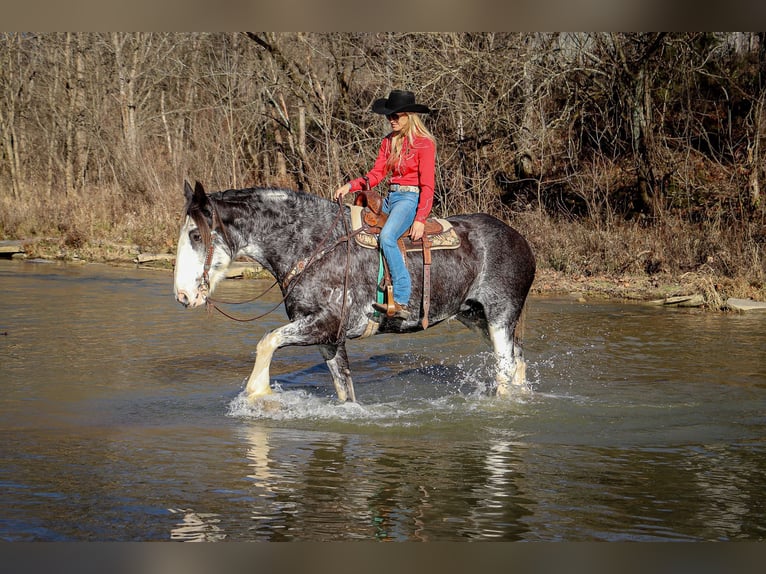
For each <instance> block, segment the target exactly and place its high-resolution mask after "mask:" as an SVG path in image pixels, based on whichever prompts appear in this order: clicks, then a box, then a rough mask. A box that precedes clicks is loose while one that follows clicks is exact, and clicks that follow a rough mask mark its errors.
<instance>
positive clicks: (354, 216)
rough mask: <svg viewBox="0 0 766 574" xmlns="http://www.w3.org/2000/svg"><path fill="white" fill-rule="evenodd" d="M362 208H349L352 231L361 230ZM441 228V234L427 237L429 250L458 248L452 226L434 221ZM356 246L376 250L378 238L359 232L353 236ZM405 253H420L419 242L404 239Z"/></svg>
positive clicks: (442, 220) (443, 220) (444, 221)
mask: <svg viewBox="0 0 766 574" xmlns="http://www.w3.org/2000/svg"><path fill="white" fill-rule="evenodd" d="M363 210H364V208H363V207H362V206H359V205H352V206H351V228H352V230H353V231H356V230H357V229H361V228H362V227H363V226H364V224H363V217H362V211H363ZM436 221H438V222H439V223H440V224H441V226H442V232H441V233H437V234H436V235H429V239H430V240H431V250H432V251H433V250H438V249H457V248H458V247H460V237H458V235H457V232H455V230H454V229H453V228H452V224H451V223H450V222H449V221H447V220H446V219H436ZM354 239H355V240H356V242H357V244H359V245H361V246H362V247H366V248H368V249H377V248H378V236H377V235H376V234H375V233H368V232H367V231H364V230H363V231H361V232H359V233H357V234H356V235H355V236H354ZM404 244H405V247H406V249H407V251H421V250H422V246H421V244H420V242H418V243H413V242H412V241H410V240H409V238H405V241H404Z"/></svg>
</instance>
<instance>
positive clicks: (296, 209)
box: [174, 182, 535, 401]
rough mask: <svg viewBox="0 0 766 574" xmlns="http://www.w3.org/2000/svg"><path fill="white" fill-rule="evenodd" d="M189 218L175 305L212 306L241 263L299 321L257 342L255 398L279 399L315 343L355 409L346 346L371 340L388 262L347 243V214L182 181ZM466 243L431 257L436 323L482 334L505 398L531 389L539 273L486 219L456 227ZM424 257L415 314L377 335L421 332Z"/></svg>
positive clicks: (415, 259) (298, 195) (251, 392)
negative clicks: (282, 355) (277, 372)
mask: <svg viewBox="0 0 766 574" xmlns="http://www.w3.org/2000/svg"><path fill="white" fill-rule="evenodd" d="M184 193H185V196H186V207H185V220H184V223H183V225H182V227H181V232H180V235H179V238H178V250H177V254H176V263H175V285H174V290H175V296H176V299H177V300H178V302H180V303H181V304H183V305H184V306H186V307H198V306H200V305H202V304H204V303H205V302H206V300H207V298H208V296H209V295H211V294H212V292H213V290H214V289H215V287H216V284H217V283H218V282H219V281H220V280H221V279H222V278H223V277H224V275H225V271H226V268H227V267H228V265H229V264H230V263H231V262H232V261H233V260H234V259H235V258H237V257H239V256H248V257H250V258H252V259H254V260H255V261H257V262H259V263H260V264H261V265H263V267H264V268H265V269H266V270H268V271H269V272H270V273H271V274H272V275H273V276H274V278H275V279H276V280H277V282H278V283H279V285H280V287H281V289H282V294H283V296H284V306H285V311H286V312H287V316H288V317H289V319H290V322H289V323H287V324H286V325H284V326H282V327H279V328H277V329H274V330H273V331H271V332H269V333H267V334H266V335H264V337H263V338H262V339H261V340H260V341H259V342H258V346H257V355H256V361H255V366H254V367H253V371H252V373H251V375H250V377H249V379H248V382H247V387H246V393H247V395H248V397H249V398H250V399H251V400H254V399H256V398H258V397H262V396H264V395H267V394H269V393H271V387H270V385H269V366H270V364H271V360H272V357H273V355H274V352H275V351H276V350H277V349H279V348H281V347H285V346H288V345H317V346H318V347H319V350H320V352H321V354H322V357H323V358H324V360H325V362H326V363H327V366H328V368H329V370H330V374H331V375H332V379H333V383H334V384H335V389H336V392H337V394H338V399H339V400H341V401H346V400H352V401H353V400H355V394H354V385H353V382H352V380H351V371H350V370H349V362H348V356H347V355H346V339H354V338H358V337H362V336H365V333H366V332H367V333H369V331H366V330H367V329H368V325H369V323H370V317H372V315H373V313H374V309H373V307H372V304H373V303H374V302H375V300H376V293H377V288H378V267H379V256H378V252H377V251H376V250H374V249H366V248H362V247H360V246H359V245H357V244H356V242H355V241H354V240H353V239H349V238H348V229H349V227H348V226H349V208H348V207H347V206H343V207H341V206H339V205H338V204H337V203H333V202H331V201H329V200H327V199H323V198H320V197H318V196H315V195H311V194H307V193H303V192H297V191H289V190H284V189H268V188H255V189H231V190H228V191H223V192H219V193H213V194H210V195H208V194H206V193H205V191H204V189H203V188H202V185H201V184H200V183H199V182H197V183H196V185H195V187H194V189H193V190H192V188H191V186H190V185H189V184H188V183H185V186H184ZM448 221H449V222H450V223H451V224H452V225H453V228H454V229H455V230H456V232H457V234H458V236H459V237H460V240H461V246H460V247H459V248H457V249H454V250H445V251H438V252H434V253H433V256H432V265H431V296H430V311H429V314H428V320H429V324H430V325H435V324H436V323H439V322H441V321H444V320H445V319H449V318H452V317H455V318H457V319H458V320H459V321H461V322H462V323H463V324H465V325H466V326H467V327H469V328H471V329H473V330H476V331H478V332H479V333H481V334H482V335H483V336H484V337H485V339H486V340H487V341H488V342H489V343H490V344H491V345H492V348H493V350H494V355H495V358H496V365H495V371H496V376H495V378H496V382H497V386H496V393H497V394H498V395H506V394H508V393H509V390H510V389H524V388H525V380H524V379H525V363H524V359H523V356H522V350H521V346H520V342H519V341H518V340H517V338H516V337H515V333H514V331H515V329H516V326H517V323H518V321H519V317H520V315H521V312H522V308H523V306H524V302H525V300H526V298H527V294H528V292H529V289H530V287H531V285H532V281H533V280H534V276H535V259H534V255H533V254H532V250H531V248H530V246H529V244H528V243H527V241H526V240H525V239H524V238H523V237H522V236H521V235H520V234H519V233H518V232H517V231H515V230H514V229H512V228H511V227H509V226H508V225H506V224H505V223H503V222H502V221H500V220H498V219H496V218H494V217H491V216H489V215H486V214H472V215H456V216H453V217H450V218H448ZM422 261H423V259H422V255H421V254H418V253H412V254H408V256H407V265H408V268H409V270H410V275H411V277H412V299H411V301H410V308H411V309H412V310H413V313H412V316H411V317H410V318H409V319H407V320H402V319H401V318H388V317H386V316H383V317H382V318H381V319H380V325H379V329H378V331H377V332H379V333H406V332H412V331H417V330H419V329H422V327H421V317H420V315H421V314H422V308H421V306H420V303H419V302H420V301H421V298H422V293H423V264H422Z"/></svg>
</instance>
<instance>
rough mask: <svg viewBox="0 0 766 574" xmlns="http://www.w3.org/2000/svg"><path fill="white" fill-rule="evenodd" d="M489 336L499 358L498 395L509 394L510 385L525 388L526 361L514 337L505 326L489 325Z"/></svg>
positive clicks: (515, 387)
mask: <svg viewBox="0 0 766 574" xmlns="http://www.w3.org/2000/svg"><path fill="white" fill-rule="evenodd" d="M489 337H490V339H491V340H492V347H493V348H494V350H495V358H496V360H497V366H496V369H497V371H496V374H495V380H496V381H497V395H498V396H500V397H504V396H507V395H508V393H509V385H513V388H514V389H524V388H525V385H526V363H525V362H524V359H523V358H522V357H521V350H520V349H516V348H515V347H516V346H515V345H514V343H513V338H512V337H511V336H509V333H508V329H507V328H505V327H494V326H492V325H490V326H489Z"/></svg>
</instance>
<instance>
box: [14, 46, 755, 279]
mask: <svg viewBox="0 0 766 574" xmlns="http://www.w3.org/2000/svg"><path fill="white" fill-rule="evenodd" d="M764 80H766V33H762V32H759V33H645V34H639V33H420V34H414V33H359V34H349V33H265V32H252V33H251V32H248V33H122V32H114V33H79V32H78V33H45V34H33V33H3V34H2V35H0V87H1V89H0V138H1V142H2V143H1V147H0V208H1V209H2V213H0V237H5V238H28V237H34V236H56V237H60V238H61V240H62V241H63V242H65V243H66V244H69V245H72V246H75V247H76V246H77V245H78V244H80V245H82V244H84V243H87V242H93V241H98V240H101V239H112V240H120V241H132V242H136V243H142V244H147V245H154V246H158V247H160V248H166V249H168V250H170V249H172V246H173V244H174V242H175V240H176V237H175V235H176V233H177V225H178V218H179V213H180V209H181V207H182V204H183V200H182V195H181V190H182V186H183V181H184V179H188V180H190V181H193V180H195V179H198V180H200V181H201V182H202V183H203V184H204V185H205V186H206V188H207V189H208V190H220V189H227V188H238V187H250V186H261V185H269V186H271V185H278V186H285V187H290V188H295V189H303V190H306V191H310V192H312V193H316V194H319V195H323V196H325V197H330V196H331V194H332V192H333V190H335V189H336V188H337V187H338V186H339V185H340V184H342V183H344V182H345V181H347V180H348V179H349V178H352V177H357V176H359V175H361V174H363V173H364V172H365V171H366V170H367V169H369V167H370V166H371V165H372V161H373V159H374V156H375V154H376V152H377V146H378V143H379V140H380V138H381V137H382V136H383V135H384V134H385V133H386V131H387V129H388V125H387V122H385V121H384V120H383V119H382V118H381V116H378V115H376V114H373V113H371V112H370V106H371V104H372V102H373V100H374V99H376V98H378V97H384V96H386V95H387V94H388V92H389V91H390V90H391V89H396V88H403V89H410V90H413V91H414V92H415V93H416V94H417V98H418V101H421V102H423V103H426V104H427V105H429V106H430V107H431V108H434V109H435V110H436V111H435V113H433V114H430V115H429V116H426V118H425V119H426V123H427V125H428V127H429V128H430V129H431V130H432V131H433V133H434V135H435V136H436V139H437V145H438V148H437V185H436V198H435V200H436V201H435V207H434V212H435V214H436V215H440V216H444V215H450V214H454V213H459V212H474V211H483V212H487V213H491V214H494V215H496V216H498V217H500V218H501V219H504V220H506V221H508V222H510V223H512V224H514V225H515V226H516V227H518V228H519V229H520V230H521V231H522V233H524V234H525V235H527V236H528V237H530V240H531V241H532V242H533V245H534V247H535V249H536V251H537V253H538V260H539V263H540V264H541V265H543V266H549V267H551V268H553V269H558V270H562V271H565V272H570V273H584V274H589V273H617V272H626V271H635V272H641V273H648V274H651V273H660V272H663V271H667V272H675V273H678V272H686V271H695V272H698V271H700V269H703V268H707V269H709V270H710V272H711V273H714V274H716V275H724V276H729V277H733V276H741V277H744V278H746V280H747V281H748V282H749V284H750V285H753V286H755V287H756V288H759V289H762V288H763V283H764V244H765V243H766V227H765V226H764V218H765V216H766V209H765V208H764V198H763V191H762V186H763V178H764V175H765V174H764V154H765V153H766V150H764V143H765V142H764V136H766V111H765V110H764V103H765V100H766V85H765V84H764ZM705 266H707V267H705Z"/></svg>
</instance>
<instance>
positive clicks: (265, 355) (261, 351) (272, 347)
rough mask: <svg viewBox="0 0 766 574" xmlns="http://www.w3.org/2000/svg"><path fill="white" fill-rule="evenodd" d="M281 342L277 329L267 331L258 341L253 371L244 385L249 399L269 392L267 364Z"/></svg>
mask: <svg viewBox="0 0 766 574" xmlns="http://www.w3.org/2000/svg"><path fill="white" fill-rule="evenodd" d="M281 343H282V334H281V333H280V332H279V329H276V330H274V331H271V332H270V333H267V334H266V335H264V337H263V338H262V339H261V340H260V341H258V346H257V347H256V357H255V365H254V366H253V372H252V373H251V374H250V378H249V379H248V380H247V387H245V392H246V393H247V397H248V399H250V400H251V401H252V400H255V399H257V398H258V397H263V396H266V395H270V394H271V392H272V391H271V387H270V386H269V366H270V365H271V358H272V357H273V356H274V351H276V350H277V349H278V348H279V345H280V344H281Z"/></svg>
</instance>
